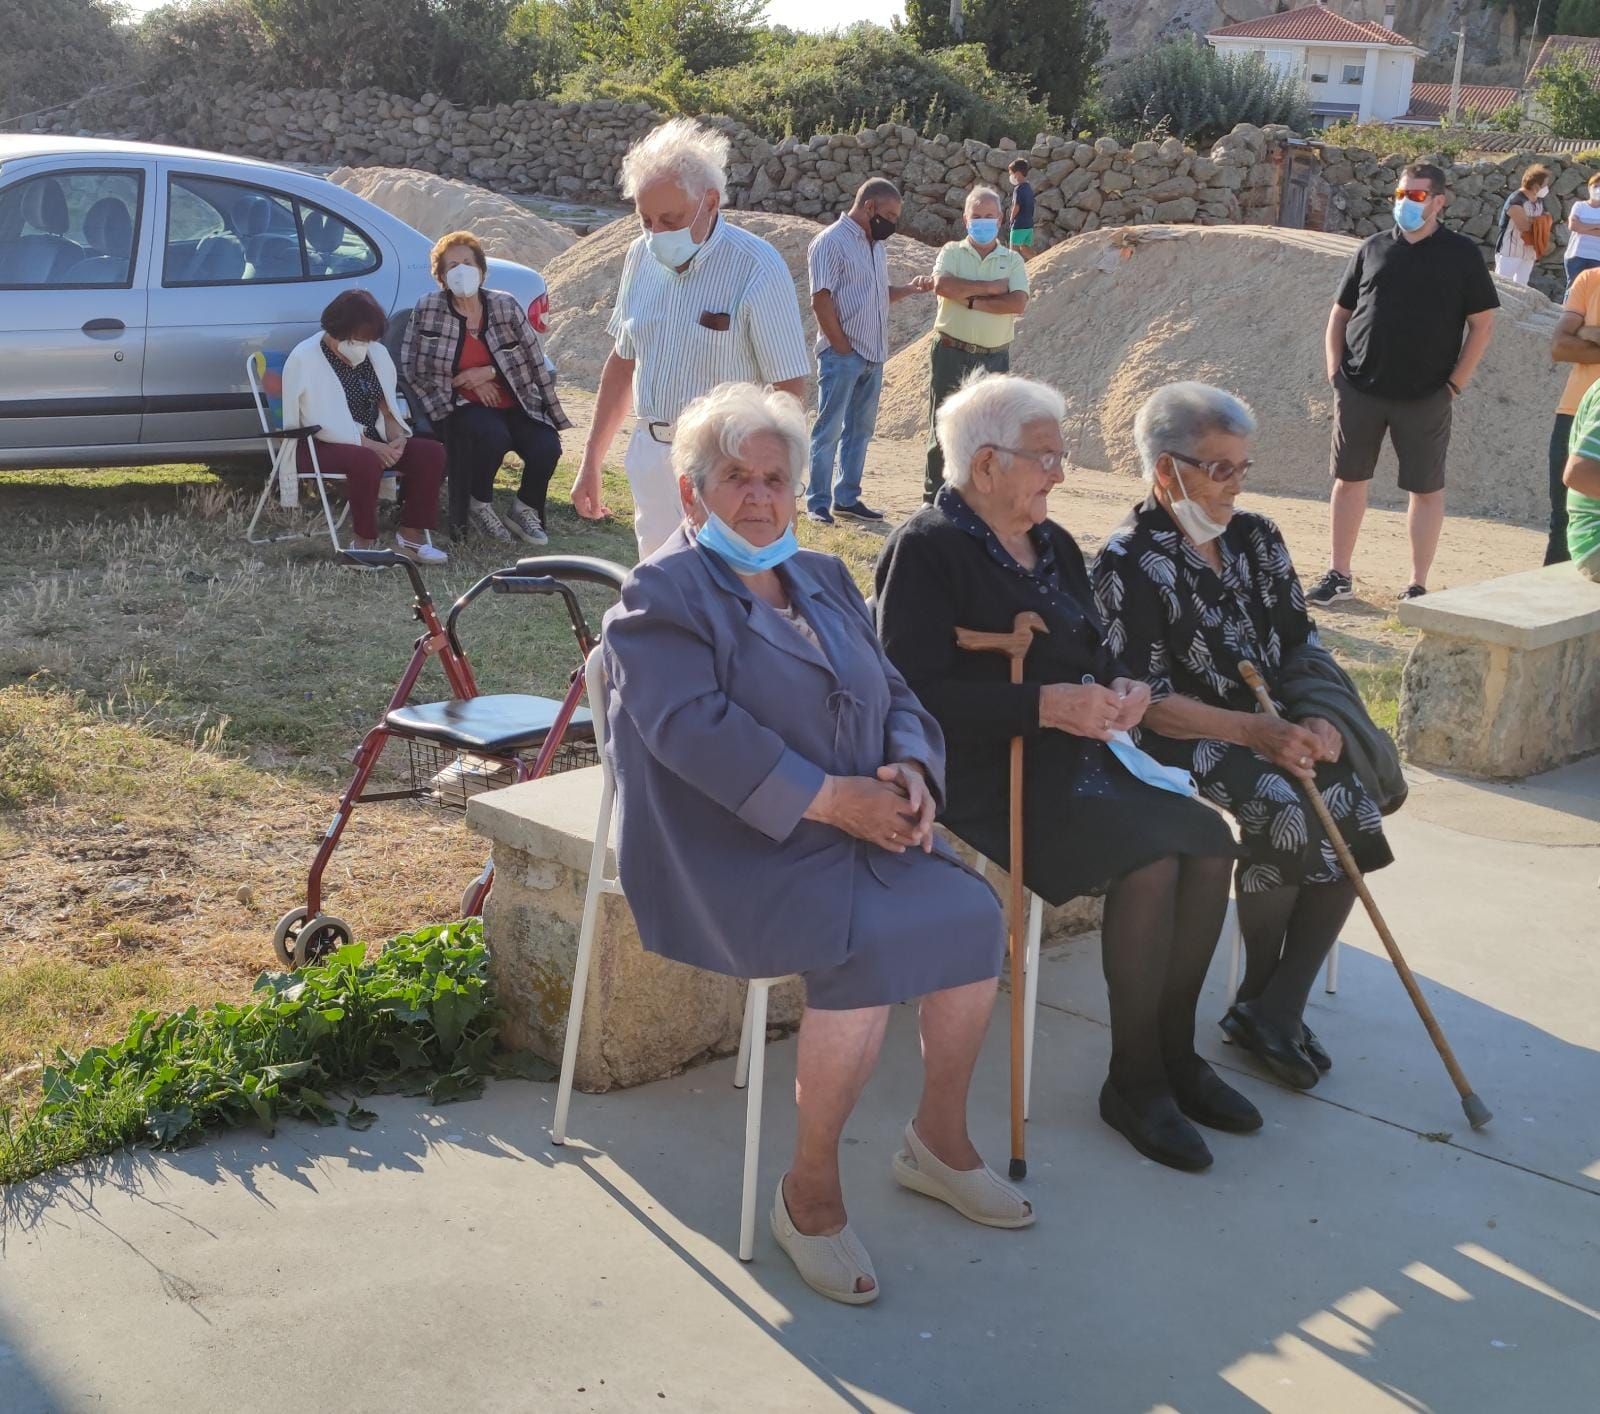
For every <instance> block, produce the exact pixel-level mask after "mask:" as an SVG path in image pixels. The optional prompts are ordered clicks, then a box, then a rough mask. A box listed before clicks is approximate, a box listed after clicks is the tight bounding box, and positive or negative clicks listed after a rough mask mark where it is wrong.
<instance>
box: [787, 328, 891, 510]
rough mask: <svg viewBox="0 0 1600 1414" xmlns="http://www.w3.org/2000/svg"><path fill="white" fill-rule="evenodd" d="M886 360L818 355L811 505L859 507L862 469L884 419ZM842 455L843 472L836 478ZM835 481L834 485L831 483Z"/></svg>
mask: <svg viewBox="0 0 1600 1414" xmlns="http://www.w3.org/2000/svg"><path fill="white" fill-rule="evenodd" d="M882 391H883V365H882V364H881V363H873V362H872V360H871V359H866V358H862V357H861V355H860V354H858V353H856V352H854V351H853V350H852V351H851V352H850V353H847V354H841V353H835V352H834V351H833V350H832V349H824V350H823V351H822V352H821V353H820V354H818V355H817V420H816V422H815V423H813V424H812V427H811V486H810V488H809V489H808V491H807V493H806V509H807V510H812V511H825V510H827V509H829V507H830V506H853V505H855V503H856V502H857V501H859V500H860V499H861V469H862V468H863V467H864V466H865V465H866V464H867V443H869V442H870V441H871V440H872V428H873V425H874V424H875V423H876V422H877V420H878V394H879V393H880V392H882ZM835 457H837V460H838V463H839V476H838V479H837V480H836V481H835V480H834V475H833V466H834V460H835ZM830 483H832V484H831V486H830Z"/></svg>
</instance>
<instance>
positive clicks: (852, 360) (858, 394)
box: [806, 177, 933, 525]
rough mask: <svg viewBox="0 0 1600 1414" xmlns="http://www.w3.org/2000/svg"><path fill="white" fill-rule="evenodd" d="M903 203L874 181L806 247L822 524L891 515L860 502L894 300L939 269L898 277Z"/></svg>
mask: <svg viewBox="0 0 1600 1414" xmlns="http://www.w3.org/2000/svg"><path fill="white" fill-rule="evenodd" d="M900 205H901V203H900V191H899V189H898V188H897V187H896V186H895V184H894V183H893V182H891V181H889V180H888V178H886V177H872V178H869V179H868V180H867V181H865V182H863V183H862V184H861V186H860V189H859V190H858V191H857V192H856V199H855V203H854V205H852V206H851V208H850V209H849V210H848V211H846V212H845V213H844V215H842V216H841V217H839V219H838V220H837V221H835V222H834V223H833V224H832V225H831V226H826V227H824V228H823V230H822V233H821V234H820V235H818V236H817V238H816V239H815V240H813V241H812V242H811V244H810V246H809V247H808V248H807V250H806V268H807V270H808V271H809V273H810V276H811V310H812V313H814V314H815V315H816V316H817V420H816V423H815V424H814V425H813V427H812V429H811V486H810V490H809V491H808V492H807V495H806V515H807V516H808V517H809V518H810V519H811V520H813V521H816V522H818V523H820V524H822V525H832V524H833V518H834V516H836V515H837V516H842V517H843V518H845V519H846V520H860V521H878V520H882V519H883V512H882V511H875V510H873V509H872V507H871V506H869V505H867V503H866V502H865V501H863V500H862V499H861V471H862V468H863V467H864V466H865V465H866V461H867V444H868V443H869V442H870V441H871V440H872V428H873V424H874V423H875V422H876V421H877V420H878V394H879V393H880V392H881V391H882V389H883V365H884V363H885V362H887V360H888V358H889V306H890V305H891V304H893V303H894V302H895V301H896V300H901V299H904V298H905V297H906V296H907V295H914V294H926V293H928V292H929V291H931V290H932V289H933V277H932V276H931V275H918V276H917V277H916V279H914V280H912V281H911V283H910V284H908V285H891V284H890V283H889V258H888V255H887V253H886V251H885V249H884V245H885V242H887V241H888V239H889V237H890V236H892V235H893V234H894V232H895V227H896V226H897V225H898V224H899V222H900ZM835 458H837V460H838V473H837V475H835V472H834V461H835Z"/></svg>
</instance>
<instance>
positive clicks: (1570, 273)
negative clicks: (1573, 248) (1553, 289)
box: [1565, 255, 1600, 290]
mask: <svg viewBox="0 0 1600 1414" xmlns="http://www.w3.org/2000/svg"><path fill="white" fill-rule="evenodd" d="M1565 264H1566V271H1567V288H1568V289H1569V290H1570V289H1571V288H1572V282H1573V281H1574V280H1576V279H1577V278H1578V276H1580V275H1581V274H1583V272H1584V271H1585V270H1593V269H1594V268H1595V266H1597V265H1600V260H1591V259H1590V258H1589V257H1588V256H1587V255H1569V256H1568V257H1567V258H1566V262H1565Z"/></svg>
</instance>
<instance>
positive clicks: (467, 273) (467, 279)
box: [444, 265, 483, 299]
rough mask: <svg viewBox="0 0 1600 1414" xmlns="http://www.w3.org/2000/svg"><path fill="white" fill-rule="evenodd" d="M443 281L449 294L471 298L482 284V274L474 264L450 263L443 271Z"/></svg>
mask: <svg viewBox="0 0 1600 1414" xmlns="http://www.w3.org/2000/svg"><path fill="white" fill-rule="evenodd" d="M444 283H445V285H446V287H447V288H448V289H449V291H450V293H451V294H453V295H460V296H461V298H462V299H471V298H472V297H473V295H475V294H477V293H478V288H479V286H481V285H482V284H483V276H482V275H480V274H479V273H478V267H477V266H476V265H452V266H451V267H450V268H449V269H448V270H446V271H445V272H444Z"/></svg>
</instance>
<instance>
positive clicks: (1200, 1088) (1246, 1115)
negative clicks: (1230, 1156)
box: [1167, 1056, 1261, 1134]
mask: <svg viewBox="0 0 1600 1414" xmlns="http://www.w3.org/2000/svg"><path fill="white" fill-rule="evenodd" d="M1180 1072H1181V1073H1180ZM1167 1079H1168V1080H1169V1081H1171V1083H1172V1098H1173V1099H1174V1100H1176V1101H1177V1102H1178V1108H1179V1109H1180V1110H1182V1111H1183V1113H1184V1114H1186V1115H1187V1116H1188V1117H1189V1118H1190V1119H1192V1120H1193V1121H1194V1122H1195V1123H1196V1124H1203V1125H1205V1126H1206V1128H1207V1129H1222V1130H1226V1131H1227V1132H1228V1133H1229V1134H1254V1133H1255V1132H1256V1130H1258V1129H1260V1128H1261V1111H1260V1110H1258V1109H1257V1108H1256V1107H1255V1106H1254V1105H1252V1104H1251V1103H1250V1101H1249V1100H1247V1099H1245V1097H1244V1096H1243V1095H1241V1094H1240V1093H1239V1092H1238V1091H1237V1090H1235V1089H1234V1088H1233V1086H1231V1085H1229V1084H1228V1083H1227V1082H1226V1081H1224V1080H1223V1078H1222V1077H1221V1076H1220V1075H1218V1074H1217V1072H1216V1071H1214V1070H1212V1068H1211V1067H1210V1066H1209V1065H1207V1064H1206V1063H1205V1062H1204V1061H1203V1060H1201V1059H1200V1057H1199V1056H1194V1057H1192V1058H1191V1059H1190V1060H1189V1062H1188V1064H1187V1065H1184V1066H1181V1067H1179V1068H1178V1070H1174V1069H1173V1068H1171V1067H1169V1068H1168V1070H1167Z"/></svg>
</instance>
